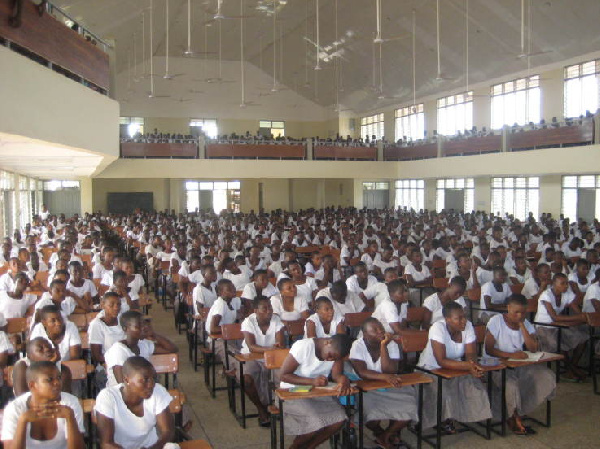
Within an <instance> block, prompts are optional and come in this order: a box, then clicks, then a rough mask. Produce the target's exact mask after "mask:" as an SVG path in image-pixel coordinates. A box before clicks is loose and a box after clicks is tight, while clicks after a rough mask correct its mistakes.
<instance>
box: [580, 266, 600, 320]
mask: <svg viewBox="0 0 600 449" xmlns="http://www.w3.org/2000/svg"><path fill="white" fill-rule="evenodd" d="M599 271H600V270H599ZM581 311H582V312H583V313H593V312H600V282H595V283H593V284H592V285H591V286H590V288H588V289H587V291H586V292H585V296H584V298H583V308H582V310H581Z"/></svg>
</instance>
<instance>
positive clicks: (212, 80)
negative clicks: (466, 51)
mask: <svg viewBox="0 0 600 449" xmlns="http://www.w3.org/2000/svg"><path fill="white" fill-rule="evenodd" d="M218 34H219V53H218V54H219V57H218V62H217V70H218V76H216V77H208V78H204V79H202V80H198V79H196V80H193V81H202V82H205V83H209V84H225V83H234V82H235V81H232V80H224V79H223V66H222V62H223V39H222V27H221V22H219V33H218ZM205 36H206V37H205V42H207V41H208V39H207V37H208V34H207V33H206V32H205ZM205 46H206V43H205ZM205 68H206V65H205Z"/></svg>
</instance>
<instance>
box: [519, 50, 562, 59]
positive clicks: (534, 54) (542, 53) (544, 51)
mask: <svg viewBox="0 0 600 449" xmlns="http://www.w3.org/2000/svg"><path fill="white" fill-rule="evenodd" d="M552 51H553V50H540V51H534V52H531V53H521V54H520V55H518V56H517V59H525V58H532V57H534V56H539V55H545V54H546V53H552Z"/></svg>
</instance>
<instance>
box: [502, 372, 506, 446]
mask: <svg viewBox="0 0 600 449" xmlns="http://www.w3.org/2000/svg"><path fill="white" fill-rule="evenodd" d="M502 436H503V437H505V436H506V369H503V370H502Z"/></svg>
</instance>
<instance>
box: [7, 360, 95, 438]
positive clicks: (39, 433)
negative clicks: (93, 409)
mask: <svg viewBox="0 0 600 449" xmlns="http://www.w3.org/2000/svg"><path fill="white" fill-rule="evenodd" d="M27 385H28V387H29V392H28V393H24V394H22V395H21V396H19V397H17V398H16V399H15V400H14V401H12V402H10V403H9V404H8V405H7V406H6V408H5V409H4V416H3V420H2V442H3V443H4V447H6V448H19V449H20V448H27V449H37V448H44V449H80V448H82V447H85V442H84V440H83V434H84V432H85V425H84V422H83V411H82V409H81V405H79V399H78V398H77V397H75V396H73V395H71V394H69V393H64V392H61V379H60V371H59V370H58V368H57V367H56V364H54V363H53V362H33V363H32V364H31V366H29V368H27ZM51 435H53V437H52V438H49V437H50V436H51ZM35 437H38V438H35ZM39 437H42V438H39Z"/></svg>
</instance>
